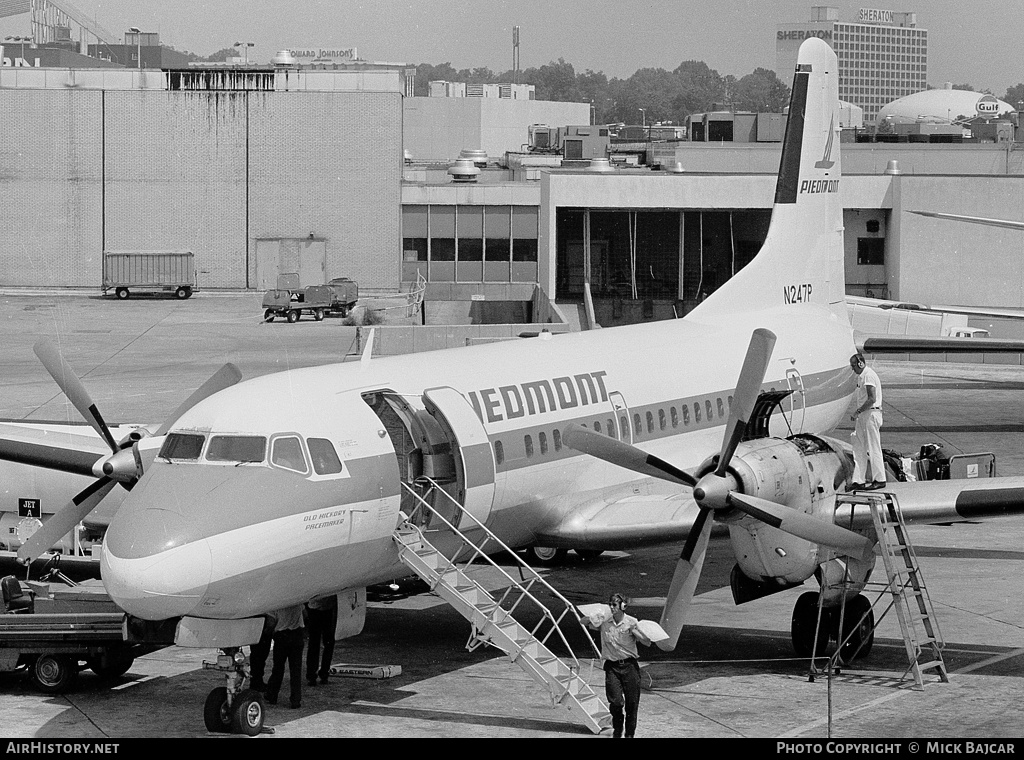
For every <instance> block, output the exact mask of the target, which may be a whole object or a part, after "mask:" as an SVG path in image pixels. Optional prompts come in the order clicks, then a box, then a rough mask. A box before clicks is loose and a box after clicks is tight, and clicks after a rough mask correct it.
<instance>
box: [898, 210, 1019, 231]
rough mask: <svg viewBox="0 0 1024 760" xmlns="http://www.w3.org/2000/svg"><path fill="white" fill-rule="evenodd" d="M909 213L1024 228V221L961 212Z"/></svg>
mask: <svg viewBox="0 0 1024 760" xmlns="http://www.w3.org/2000/svg"><path fill="white" fill-rule="evenodd" d="M910 213H911V214H917V215H918V216H930V217H932V218H934V219H949V220H952V221H954V222H970V223H971V224H985V225H988V226H989V227H1005V228H1007V229H1011V230H1024V222H1018V221H1016V220H1014V219H989V218H987V217H984V216H964V215H963V214H942V213H939V212H938V211H911V212H910Z"/></svg>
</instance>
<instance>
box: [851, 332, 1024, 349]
mask: <svg viewBox="0 0 1024 760" xmlns="http://www.w3.org/2000/svg"><path fill="white" fill-rule="evenodd" d="M856 343H857V348H858V349H860V350H861V351H864V352H866V353H872V354H878V353H894V354H895V353H902V354H1006V353H1013V354H1019V353H1024V340H1009V339H1005V338H949V337H946V336H941V335H860V336H857V340H856Z"/></svg>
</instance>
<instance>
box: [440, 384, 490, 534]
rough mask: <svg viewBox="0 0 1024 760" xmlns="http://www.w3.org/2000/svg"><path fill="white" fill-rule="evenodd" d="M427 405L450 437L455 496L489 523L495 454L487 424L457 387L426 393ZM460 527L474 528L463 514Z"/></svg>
mask: <svg viewBox="0 0 1024 760" xmlns="http://www.w3.org/2000/svg"><path fill="white" fill-rule="evenodd" d="M423 406H424V407H425V408H426V410H427V412H428V413H429V414H430V415H431V416H432V417H434V418H435V419H436V420H437V422H438V423H439V424H440V426H441V428H442V430H444V431H445V435H446V436H447V437H448V439H449V441H450V443H451V447H452V454H453V459H454V462H455V470H456V472H455V477H456V488H455V489H454V493H453V496H454V497H455V498H456V500H458V501H459V502H460V503H461V504H462V506H463V508H464V509H465V510H466V511H467V512H469V513H470V514H472V515H473V517H475V518H476V519H477V520H479V521H480V522H482V523H483V522H486V520H487V518H488V516H490V513H491V506H492V505H493V503H494V492H495V484H494V474H495V469H494V454H493V453H492V451H491V443H490V441H489V440H488V438H487V432H486V431H485V430H484V426H483V423H482V422H480V418H479V417H477V416H476V412H475V411H473V407H471V406H470V405H469V402H468V401H466V399H465V398H464V397H463V396H462V394H461V393H459V392H458V391H457V390H455V389H454V388H450V387H448V386H442V387H439V388H430V389H428V390H426V391H424V392H423ZM456 527H458V528H460V529H463V528H467V527H472V521H471V520H469V519H467V518H465V517H463V519H462V521H461V524H459V525H457V526H456Z"/></svg>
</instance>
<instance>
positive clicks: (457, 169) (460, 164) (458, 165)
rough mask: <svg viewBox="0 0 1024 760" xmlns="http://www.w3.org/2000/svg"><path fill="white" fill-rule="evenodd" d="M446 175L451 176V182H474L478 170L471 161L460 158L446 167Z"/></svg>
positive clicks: (477, 175) (478, 174)
mask: <svg viewBox="0 0 1024 760" xmlns="http://www.w3.org/2000/svg"><path fill="white" fill-rule="evenodd" d="M448 173H449V174H450V175H452V182H476V180H477V177H479V176H480V169H479V168H478V167H477V166H475V165H474V164H473V161H472V160H471V159H468V158H460V159H458V160H456V162H455V163H454V164H452V165H451V166H449V167H448Z"/></svg>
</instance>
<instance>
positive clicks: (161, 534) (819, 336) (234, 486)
mask: <svg viewBox="0 0 1024 760" xmlns="http://www.w3.org/2000/svg"><path fill="white" fill-rule="evenodd" d="M838 105H839V98H838V75H837V61H836V56H835V53H834V52H833V51H832V50H831V48H830V47H829V46H828V45H826V44H825V43H822V42H821V41H820V40H816V39H810V40H807V41H805V42H804V43H803V44H802V46H801V48H800V52H799V55H798V61H797V67H796V72H795V76H794V85H793V89H792V99H791V103H790V109H789V114H790V117H789V119H788V124H787V131H786V136H785V139H784V143H783V151H782V158H781V164H780V171H779V178H778V183H777V186H776V192H775V201H774V207H773V212H772V219H771V225H770V228H769V231H768V234H767V237H766V240H765V242H764V245H763V247H762V249H761V251H760V252H759V253H758V254H757V256H756V257H755V258H754V259H753V260H752V261H751V262H750V263H749V264H748V265H747V266H746V267H744V268H743V269H742V270H741V271H740V272H738V273H737V274H736V275H735V276H734V277H733V278H732V279H730V280H729V281H727V282H726V283H725V284H723V285H722V286H721V287H720V288H719V289H718V290H716V291H715V292H714V293H712V294H711V295H710V296H709V297H708V298H707V299H706V300H704V301H703V302H702V303H701V304H700V305H699V306H698V307H697V308H696V309H695V310H693V311H692V312H691V313H690V314H688V315H687V316H686V317H684V318H681V319H677V320H670V321H662V322H656V323H648V324H641V325H631V326H621V327H614V328H608V329H603V330H595V331H589V332H582V333H572V334H564V335H559V336H543V335H542V336H539V337H538V338H530V339H524V340H522V341H518V342H513V343H501V344H490V345H479V346H472V347H466V348H458V349H450V350H442V351H434V352H428V353H418V354H414V355H409V356H396V357H384V358H369V357H368V355H364V357H363V359H362V360H361V361H359V362H358V363H342V364H331V365H325V366H320V367H310V368H304V369H294V370H287V371H283V372H278V373H275V374H271V375H265V376H262V377H258V378H254V379H249V380H246V381H243V382H238V381H237V376H236V375H235V374H234V373H230V372H226V373H225V374H224V375H223V376H221V377H219V378H218V377H215V378H211V380H210V381H209V382H208V383H207V384H206V385H204V387H203V388H201V389H200V390H199V391H197V392H196V393H195V394H193V396H191V397H190V398H189V399H188V400H187V401H186V402H185V403H184V404H182V406H181V407H180V408H179V409H178V410H177V411H175V412H174V413H173V414H171V415H170V416H168V418H167V419H166V421H164V422H163V423H162V424H161V425H160V426H159V427H157V428H156V429H154V430H153V431H152V433H151V434H148V435H146V434H142V433H140V434H138V435H136V436H134V437H131V436H130V437H128V438H123V439H121V440H120V441H118V440H117V439H115V438H114V436H112V435H111V434H110V433H109V430H107V428H106V424H105V423H104V422H103V420H102V417H101V415H100V414H99V411H98V410H97V409H96V406H95V404H93V403H92V400H91V398H90V397H89V395H88V392H87V391H86V390H85V388H84V386H83V385H82V384H81V382H80V381H78V380H77V378H76V377H75V375H74V372H73V370H72V369H71V368H70V367H69V366H68V365H67V364H66V363H65V362H63V360H62V359H61V358H60V357H59V355H58V354H57V352H56V350H55V349H53V348H52V347H49V346H48V344H45V343H40V344H37V347H36V352H37V354H39V355H40V358H41V359H42V360H43V363H44V366H46V367H47V370H48V371H49V373H50V375H51V376H52V377H53V378H54V379H55V381H56V382H57V383H58V385H60V386H61V387H62V388H63V389H64V391H65V393H66V394H67V395H68V397H69V398H70V399H71V400H72V402H73V404H74V405H75V407H76V408H77V409H78V410H79V411H80V412H81V413H82V415H83V417H84V418H85V419H86V420H87V421H88V422H89V423H90V425H91V426H92V427H93V428H94V429H95V430H96V432H97V433H98V434H99V435H100V436H101V439H102V440H103V441H104V443H105V445H106V447H107V451H109V453H104V454H102V455H100V454H97V453H96V452H95V451H94V450H90V452H87V453H86V454H82V453H81V452H76V451H74V450H73V449H72V448H67V449H61V450H59V451H52V450H45V449H44V447H41V446H35V445H33V444H31V443H30V442H26V441H22V442H11V443H9V444H7V445H6V446H5V447H4V448H3V450H2V451H0V458H7V459H10V458H12V457H18V458H19V461H23V462H24V461H29V460H31V461H32V462H33V463H34V464H36V465H37V466H46V467H50V468H53V469H58V470H60V469H64V470H67V471H74V472H80V473H92V474H93V475H94V476H95V477H96V480H95V481H94V483H93V484H92V485H90V486H89V487H88V488H87V489H85V490H84V491H83V492H82V493H81V494H79V495H78V496H76V497H75V498H74V499H73V500H72V501H71V503H69V504H68V506H67V507H65V508H64V509H62V510H61V511H60V512H58V513H57V514H56V515H55V516H54V517H52V518H50V520H48V521H47V522H46V523H44V524H43V526H42V527H41V528H40V529H39V530H38V531H37V532H36V533H35V534H34V535H33V536H32V537H31V538H30V539H29V540H28V541H26V542H25V543H24V544H23V545H22V546H21V547H20V548H19V550H18V553H19V556H20V557H22V558H23V559H24V560H26V561H28V560H31V559H33V558H35V557H37V556H39V554H40V553H42V552H43V551H45V549H46V548H47V547H48V546H49V545H51V544H52V543H53V541H54V539H55V537H59V536H60V535H63V534H64V533H66V532H67V530H68V529H69V527H70V526H73V525H74V524H76V523H77V522H79V521H80V520H82V519H84V518H85V517H86V516H87V515H88V514H89V512H90V511H91V509H92V507H93V506H94V504H95V502H96V497H97V495H100V494H104V493H109V492H110V491H111V490H112V489H115V488H117V487H118V485H119V484H120V486H123V487H124V489H126V493H125V495H124V498H123V501H122V503H121V504H120V507H119V508H118V509H117V511H116V513H115V514H114V515H113V516H112V518H111V519H110V521H109V526H108V528H107V531H106V535H105V539H104V543H103V551H102V558H101V567H102V577H103V582H104V585H105V587H106V589H107V591H108V593H109V594H110V596H111V597H112V598H113V599H114V600H115V601H116V603H117V604H118V605H119V606H120V607H121V608H123V609H124V610H125V611H126V612H128V613H129V614H130V615H132V616H134V617H136V618H139V619H142V620H150V621H166V620H177V621H178V622H177V637H176V641H177V643H179V644H182V645H188V646H197V647H210V648H218V649H222V650H224V652H225V654H226V656H227V658H228V660H231V659H232V658H235V659H236V661H237V662H243V661H244V659H245V658H244V654H242V653H241V652H240V651H239V648H240V647H241V646H243V645H245V644H251V643H253V642H254V641H256V640H257V639H258V638H259V633H260V630H261V628H262V618H261V617H260V616H262V615H263V614H264V613H267V612H269V611H271V610H276V609H279V608H282V607H285V606H289V605H294V604H297V603H301V602H304V601H306V600H308V599H311V598H313V597H315V596H318V595H322V594H327V593H341V592H350V591H353V590H357V589H361V588H364V587H366V586H370V585H374V584H377V583H382V582H384V583H386V582H388V581H390V580H392V579H393V578H396V577H400V576H405V575H408V574H409V573H408V568H407V567H406V565H405V564H404V563H403V562H402V559H401V556H400V550H399V548H398V544H397V539H396V537H395V536H396V531H397V530H399V529H404V528H406V527H409V526H410V525H411V526H412V527H422V526H423V524H424V523H426V524H427V525H428V527H430V528H432V529H436V530H434V532H433V533H432V534H431V535H432V538H431V542H432V543H434V544H435V545H436V546H438V547H441V550H442V552H443V551H444V548H445V547H448V548H449V550H450V547H451V546H453V545H454V542H449V543H446V541H448V540H449V539H450V538H452V534H453V531H452V530H451V529H449V528H448V527H446V526H445V523H443V522H442V521H440V520H435V517H437V516H438V515H441V516H443V517H444V518H445V520H447V524H449V525H451V526H454V527H455V528H459V527H463V528H465V526H467V525H470V526H472V525H474V524H475V522H474V521H478V522H479V523H480V524H483V525H484V526H486V528H487V529H488V530H489V531H491V532H492V533H493V534H494V535H495V536H497V537H498V538H500V540H501V541H502V542H503V543H504V545H506V546H508V547H511V548H513V549H515V548H519V547H524V546H529V545H532V544H538V545H541V546H547V547H552V548H555V549H577V550H584V551H599V550H602V549H624V548H629V547H637V546H643V545H649V544H657V543H661V544H664V543H672V542H678V543H680V544H682V548H681V553H680V556H679V560H678V562H677V565H676V568H675V573H674V576H673V579H672V581H671V584H670V588H669V589H668V590H667V595H666V604H665V609H664V612H663V614H662V617H661V621H660V624H661V626H662V627H663V629H664V630H665V632H666V633H667V638H666V640H665V641H663V642H660V643H659V646H661V648H663V649H665V650H669V651H670V650H672V649H673V648H674V647H675V646H676V645H677V643H678V641H679V638H680V636H681V634H682V632H683V628H684V623H685V622H686V620H687V613H688V611H689V609H690V607H691V602H692V599H693V595H694V593H695V589H696V586H697V582H698V579H699V576H700V573H701V568H702V565H703V561H704V556H705V554H706V550H707V546H708V542H709V539H710V535H711V532H712V529H713V527H714V526H720V527H723V526H724V529H726V530H727V531H728V535H729V540H730V542H731V544H732V547H733V551H734V553H735V556H736V562H737V567H736V569H735V570H734V571H733V588H734V595H735V597H736V599H737V601H738V602H739V601H746V600H750V599H754V598H758V597H761V596H765V595H767V594H770V593H774V592H775V591H778V590H782V589H785V588H791V587H793V586H795V585H799V584H802V583H803V582H804V581H806V580H807V579H808V578H811V577H813V576H816V575H817V576H818V577H825V578H829V577H833V576H834V575H835V574H836V573H837V572H838V571H839V568H840V566H841V567H842V568H843V572H848V573H849V575H850V577H851V579H852V584H851V586H850V587H849V591H848V592H847V593H845V594H844V593H839V594H831V595H830V596H828V598H827V599H823V600H822V603H823V604H825V605H827V606H828V607H829V608H830V609H831V608H835V607H836V606H837V605H839V604H842V603H844V602H847V599H846V596H849V597H850V599H849V603H853V604H858V603H857V602H856V601H855V600H857V599H863V597H862V596H861V595H860V594H859V592H860V590H862V588H863V586H864V583H865V582H866V581H867V578H868V575H869V574H870V572H871V570H872V568H873V567H874V564H875V562H874V554H873V547H874V545H875V542H876V537H875V536H874V534H873V528H872V527H871V526H872V523H871V517H870V514H869V513H868V512H867V510H866V509H859V510H854V511H851V513H850V514H849V515H845V516H844V517H843V519H842V523H843V524H842V525H840V524H839V522H840V520H839V518H838V517H837V513H836V499H837V495H839V494H842V493H843V492H844V491H845V490H846V488H847V486H848V485H849V483H850V480H851V476H852V461H851V456H850V453H849V447H848V446H847V445H846V444H844V443H842V442H840V441H837V440H834V439H831V438H828V437H826V434H827V433H828V432H829V431H831V430H833V429H834V428H835V427H836V425H837V424H838V423H840V422H842V421H843V420H844V419H845V415H846V411H847V409H848V408H849V406H850V403H851V400H852V399H853V397H854V394H855V389H856V377H855V375H854V373H853V372H852V370H851V368H850V363H849V360H850V357H851V355H852V354H854V353H855V351H856V345H855V342H854V337H853V334H852V330H851V328H850V325H849V321H848V318H847V314H846V304H845V300H844V295H845V294H844V289H845V285H844V276H843V237H842V236H843V232H842V229H843V226H842V225H843V223H842V205H841V202H840V194H839V192H840V186H841V183H842V179H841V161H840V140H839V139H838V137H839V133H838V130H839V119H838V114H837V109H838ZM219 374H220V373H219ZM773 410H777V413H773ZM147 432H148V431H147ZM83 457H84V462H85V464H84V465H83V464H82V461H83ZM438 483H439V484H441V485H442V486H443V489H439V488H433V487H428V485H427V484H431V485H433V484H438ZM1022 489H1024V478H993V479H989V480H986V481H985V482H981V481H976V480H972V481H967V482H957V481H934V482H923V483H894V484H891V485H890V486H889V490H891V491H893V492H894V493H896V494H897V496H898V498H899V501H900V504H901V505H902V508H903V513H904V517H905V518H906V520H907V522H908V523H911V522H914V521H927V522H937V521H944V522H945V521H956V520H963V519H980V518H987V517H1000V516H1009V515H1015V514H1019V513H1020V512H1022V511H1024V490H1022ZM441 490H443V491H444V492H445V493H446V494H447V497H445V496H444V495H442V494H440V491H441ZM430 500H432V501H430ZM425 502H426V503H427V506H428V507H429V508H430V510H432V513H430V514H429V515H428V516H423V515H424V514H425V513H426V512H427V510H422V509H421V508H420V507H421V504H422V503H425ZM453 503H454V504H457V507H458V508H457V509H456V510H453V509H452V504H453ZM414 515H419V516H420V517H418V518H417V517H414ZM417 519H418V520H420V521H421V522H419V523H416V522H415V520H417ZM427 520H429V522H426V521H427ZM467 530H468V531H469V532H472V531H473V530H476V529H475V528H472V527H470V528H467ZM817 596H818V595H817V594H815V597H817ZM817 611H818V609H817V604H815V605H813V606H809V605H806V604H804V605H801V604H799V603H798V609H797V610H796V611H795V612H794V624H793V633H794V644H798V642H799V643H800V644H801V645H803V646H805V647H807V646H809V643H808V640H807V636H806V631H807V630H808V629H810V630H814V629H815V628H816V621H815V620H814V619H813V617H812V616H813V615H816V614H817ZM364 614H365V601H364V602H363V607H362V609H361V608H360V604H359V603H358V601H356V602H354V603H353V604H352V605H350V606H343V607H342V609H341V611H340V615H341V617H343V618H344V617H345V616H349V617H351V618H354V619H356V620H355V622H354V624H353V626H352V629H353V630H354V631H355V632H356V633H358V629H360V628H361V622H360V621H359V620H358V618H359V616H360V615H364ZM860 635H861V638H862V639H863V638H865V637H867V636H869V635H870V632H868V631H864V632H862V633H861V634H860ZM239 668H241V665H240V666H239ZM228 684H229V685H228V687H227V689H226V690H225V688H224V687H222V688H221V690H220V691H218V690H214V692H211V695H210V698H211V699H213V700H214V702H215V703H217V702H220V703H222V706H223V705H227V707H228V708H231V704H232V700H233V699H236V698H239V699H241V697H239V696H238V695H239V693H241V694H245V693H246V692H242V691H241V690H240V687H238V688H236V685H237V682H233V681H231V680H230V677H229V680H228ZM232 684H235V685H232ZM247 699H250V700H252V699H254V698H252V697H248V698H247ZM208 703H209V699H208ZM253 704H256V703H255V702H253V701H250V702H247V703H244V704H243V709H249V708H250V707H251V706H252V705H253ZM208 706H209V705H208ZM216 707H217V705H216V704H215V705H214V708H215V710H214V712H216ZM231 709H234V708H231ZM256 713H258V711H255V712H254V713H253V714H256Z"/></svg>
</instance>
